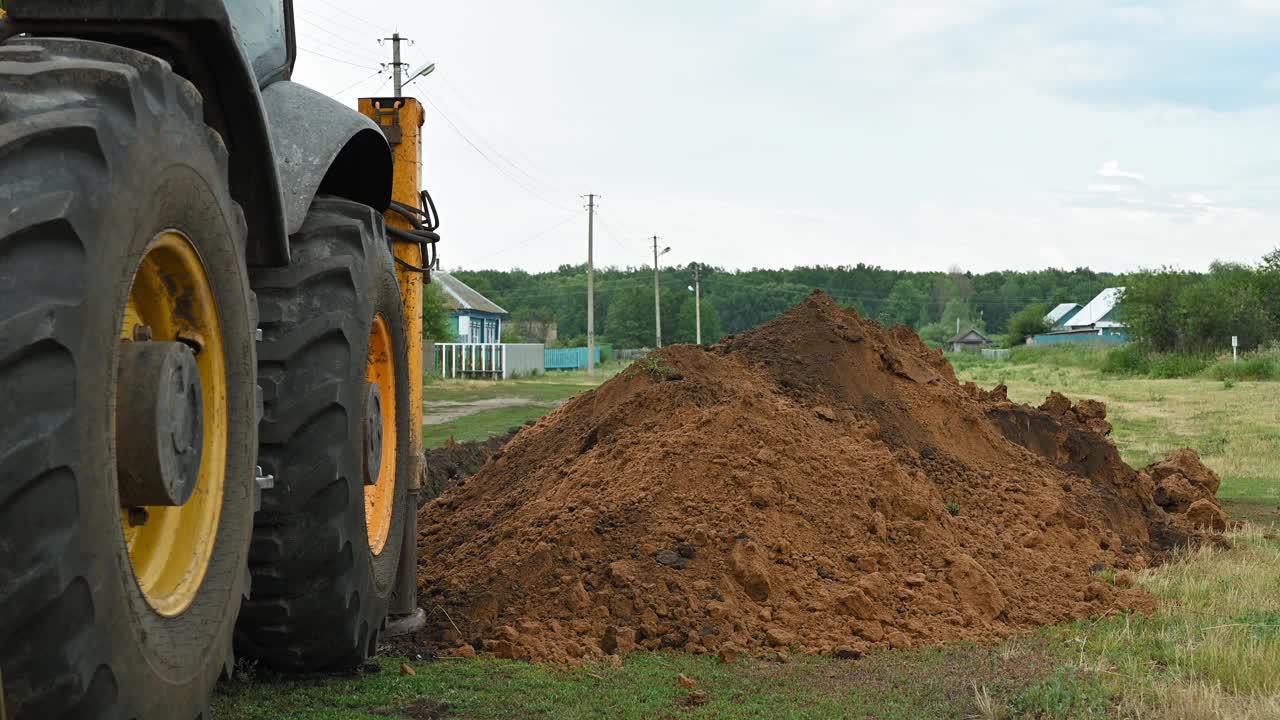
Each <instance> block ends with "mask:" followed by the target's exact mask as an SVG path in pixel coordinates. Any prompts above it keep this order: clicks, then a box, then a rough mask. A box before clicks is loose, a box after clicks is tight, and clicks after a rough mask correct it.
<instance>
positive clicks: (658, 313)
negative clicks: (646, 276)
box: [653, 235, 671, 347]
mask: <svg viewBox="0 0 1280 720" xmlns="http://www.w3.org/2000/svg"><path fill="white" fill-rule="evenodd" d="M669 252H671V248H669V247H665V248H662V251H661V252H659V251H658V236H657V235H654V236H653V331H654V338H655V343H656V345H657V347H662V296H661V294H659V292H658V258H660V257H662V256H663V255H666V254H667V253H669Z"/></svg>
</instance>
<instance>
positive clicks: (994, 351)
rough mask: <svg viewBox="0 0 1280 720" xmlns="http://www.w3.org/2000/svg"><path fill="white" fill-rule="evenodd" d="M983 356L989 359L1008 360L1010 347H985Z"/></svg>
mask: <svg viewBox="0 0 1280 720" xmlns="http://www.w3.org/2000/svg"><path fill="white" fill-rule="evenodd" d="M982 357H984V358H986V359H987V360H1008V359H1009V349H1008V348H1003V349H1002V348H983V349H982Z"/></svg>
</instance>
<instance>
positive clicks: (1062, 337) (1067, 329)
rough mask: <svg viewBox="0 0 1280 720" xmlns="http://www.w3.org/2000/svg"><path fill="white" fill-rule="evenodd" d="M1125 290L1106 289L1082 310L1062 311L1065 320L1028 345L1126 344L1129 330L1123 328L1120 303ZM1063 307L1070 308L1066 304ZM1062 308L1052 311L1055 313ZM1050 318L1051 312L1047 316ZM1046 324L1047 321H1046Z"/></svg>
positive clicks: (1126, 327)
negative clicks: (1070, 343)
mask: <svg viewBox="0 0 1280 720" xmlns="http://www.w3.org/2000/svg"><path fill="white" fill-rule="evenodd" d="M1123 295H1124V288H1122V287H1115V288H1107V289H1106V290H1103V291H1102V292H1100V293H1098V296H1097V297H1095V298H1094V299H1092V300H1090V301H1089V303H1088V304H1087V305H1085V306H1084V307H1079V306H1076V307H1077V308H1079V309H1077V310H1075V311H1074V312H1073V311H1071V310H1070V308H1067V309H1066V310H1064V311H1063V317H1065V318H1066V320H1059V321H1058V322H1057V323H1056V324H1055V327H1054V329H1053V330H1051V331H1049V332H1047V333H1043V334H1040V335H1035V336H1033V337H1032V338H1031V339H1030V340H1028V341H1027V344H1028V345H1051V344H1054V343H1064V342H1114V343H1124V342H1128V341H1129V326H1128V325H1125V323H1124V318H1123V313H1122V308H1121V307H1120V299H1121V297H1123ZM1064 305H1069V304H1065V303H1064ZM1064 305H1059V306H1058V307H1056V308H1054V312H1057V311H1058V310H1059V309H1062V308H1063V307H1064ZM1049 314H1050V315H1053V312H1051V313H1049ZM1045 320H1046V321H1048V320H1049V318H1048V317H1046V318H1045Z"/></svg>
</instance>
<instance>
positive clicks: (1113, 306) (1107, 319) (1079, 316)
mask: <svg viewBox="0 0 1280 720" xmlns="http://www.w3.org/2000/svg"><path fill="white" fill-rule="evenodd" d="M1123 294H1124V288H1122V287H1114V288H1107V289H1106V290H1103V291H1102V292H1100V293H1098V296H1097V297H1095V298H1094V299H1092V300H1090V301H1089V304H1088V305H1085V306H1084V307H1082V308H1080V311H1079V312H1077V313H1076V314H1075V315H1074V316H1072V318H1071V319H1070V320H1068V321H1067V322H1066V323H1065V325H1066V326H1067V327H1068V328H1071V329H1079V328H1089V327H1093V328H1122V327H1125V324H1124V323H1123V322H1120V313H1119V312H1117V311H1118V309H1119V305H1120V297H1121V296H1122V295H1123Z"/></svg>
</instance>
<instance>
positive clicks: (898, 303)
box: [878, 278, 929, 326]
mask: <svg viewBox="0 0 1280 720" xmlns="http://www.w3.org/2000/svg"><path fill="white" fill-rule="evenodd" d="M928 301H929V293H928V292H927V291H925V289H924V288H922V287H920V286H918V285H917V284H916V283H914V282H912V281H911V280H910V279H908V278H903V279H901V280H899V281H898V282H896V283H894V284H893V289H892V290H890V291H889V296H888V297H887V298H885V300H884V303H883V304H882V305H881V306H880V317H879V318H878V319H879V320H880V324H881V325H885V326H888V325H897V324H899V323H901V324H903V325H912V326H919V325H920V324H921V317H920V315H921V311H922V309H923V308H927V307H928ZM925 319H926V320H927V318H925Z"/></svg>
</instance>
